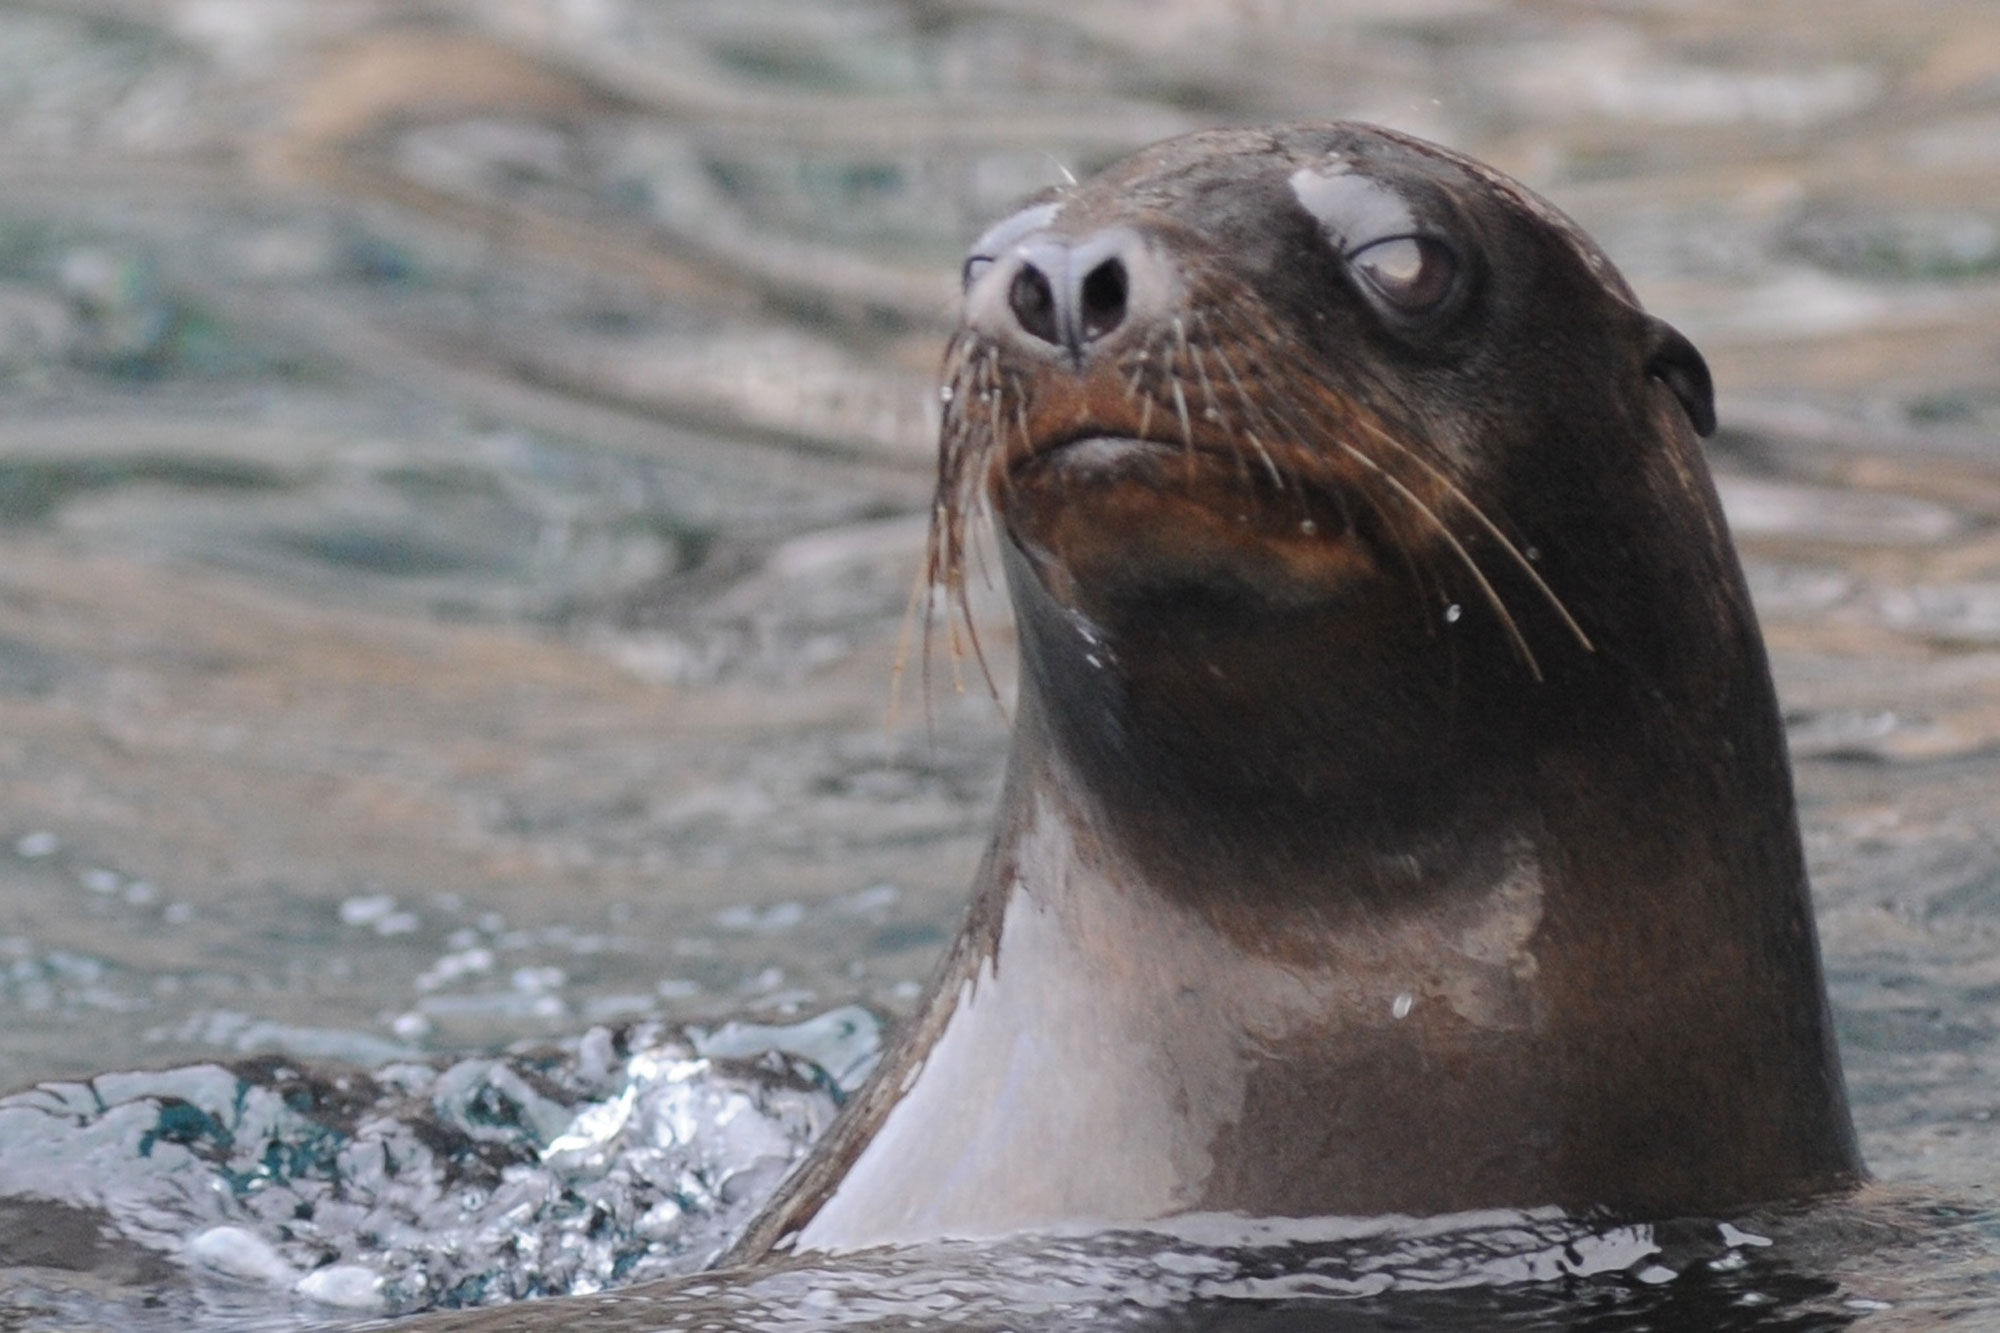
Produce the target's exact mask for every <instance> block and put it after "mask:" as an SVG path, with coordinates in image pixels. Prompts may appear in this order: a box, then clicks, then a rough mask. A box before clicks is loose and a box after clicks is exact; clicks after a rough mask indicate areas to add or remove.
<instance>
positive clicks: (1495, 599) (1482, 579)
mask: <svg viewBox="0 0 2000 1333" xmlns="http://www.w3.org/2000/svg"><path fill="white" fill-rule="evenodd" d="M1337 443H1338V444H1339V446H1340V448H1341V451H1342V452H1344V453H1345V454H1347V456H1348V457H1350V458H1352V459H1353V460H1354V461H1355V462H1357V463H1360V464H1361V465H1362V466H1363V467H1365V468H1368V469H1369V470H1370V471H1372V472H1373V473H1374V474H1375V475H1376V476H1378V477H1380V478H1382V480H1383V481H1385V482H1387V483H1388V484H1389V486H1390V488H1391V489H1393V490H1394V491H1395V492H1396V494H1398V495H1400V496H1402V497H1403V499H1405V500H1407V501H1408V502H1409V503H1410V504H1411V505H1412V506H1413V507H1414V508H1415V509H1416V510H1417V512H1418V513H1420V514H1422V515H1423V516H1424V517H1425V518H1427V519H1429V520H1430V522H1431V526H1432V527H1434V528H1436V529H1437V532H1438V535H1439V536H1440V537H1443V538H1444V540H1445V544H1446V545H1447V546H1449V547H1450V548H1451V550H1452V554H1454V555H1456V556H1457V557H1458V559H1459V563H1460V564H1462V565H1464V566H1465V572H1466V573H1468V574H1470V575H1472V579H1473V582H1475V583H1477V584H1478V585H1479V591H1480V594H1481V595H1482V596H1483V597H1485V599H1486V604H1487V605H1488V606H1490V607H1492V608H1493V614H1495V615H1496V616H1499V617H1500V623H1501V625H1502V626H1503V627H1504V628H1505V629H1506V631H1507V638H1508V640H1509V641H1510V642H1511V643H1512V644H1513V645H1514V651H1515V652H1516V653H1518V654H1519V655H1520V657H1521V660H1522V662H1523V663H1525V664H1526V666H1527V668H1528V672H1529V674H1530V675H1532V676H1533V677H1534V678H1535V679H1536V680H1537V681H1539V680H1541V679H1542V666H1541V663H1540V662H1537V661H1536V660H1535V654H1534V652H1533V650H1531V649H1530V648H1529V647H1528V641H1527V640H1526V639H1525V638H1523V637H1522V636H1521V627H1520V626H1519V625H1518V624H1516V623H1515V621H1514V617H1513V615H1512V613H1510V612H1509V611H1508V610H1507V603H1506V602H1505V601H1504V600H1502V598H1501V596H1500V593H1499V590H1498V589H1496V588H1495V587H1494V586H1493V584H1492V582H1491V581H1489V580H1488V579H1487V577H1486V574H1485V571H1483V570H1481V569H1480V568H1479V562H1478V561H1476V560H1474V559H1473V558H1472V553H1471V552H1470V551H1468V550H1466V549H1465V544H1464V543H1463V542H1461V541H1459V539H1458V536H1457V534H1455V533H1454V532H1452V530H1451V528H1450V527H1448V526H1447V525H1446V524H1445V521H1444V520H1443V519H1441V518H1439V517H1438V514H1437V511H1436V510H1434V509H1432V508H1431V507H1430V506H1429V505H1427V504H1425V503H1424V501H1423V498H1422V497H1421V496H1419V495H1418V494H1417V493H1416V492H1415V491H1413V490H1411V489H1410V488H1409V487H1408V486H1406V485H1404V484H1403V481H1402V478H1400V477H1398V476H1397V475H1396V474H1395V473H1393V472H1390V471H1389V470H1388V469H1387V468H1384V467H1383V466H1382V465H1381V464H1379V463H1377V462H1376V461H1375V460H1374V459H1372V458H1370V457H1369V456H1368V455H1367V454H1364V453H1362V452H1361V451H1360V450H1359V449H1357V448H1355V447H1354V446H1353V445H1351V444H1349V443H1348V442H1347V441H1345V440H1340V441H1337Z"/></svg>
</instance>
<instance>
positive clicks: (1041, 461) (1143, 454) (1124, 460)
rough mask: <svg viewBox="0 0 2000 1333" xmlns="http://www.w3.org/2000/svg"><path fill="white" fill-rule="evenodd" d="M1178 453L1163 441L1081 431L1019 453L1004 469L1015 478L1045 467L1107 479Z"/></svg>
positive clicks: (1108, 432)
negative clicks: (1095, 475)
mask: <svg viewBox="0 0 2000 1333" xmlns="http://www.w3.org/2000/svg"><path fill="white" fill-rule="evenodd" d="M1180 452H1184V451H1182V450H1179V449H1176V448H1175V447H1174V446H1172V445H1169V444H1167V443H1166V442H1165V441H1164V440H1146V439H1140V438H1139V437H1138V436H1135V435H1125V434H1120V433H1117V432H1111V431H1095V430H1085V431H1079V432H1077V433H1076V434H1073V435H1065V436H1061V437H1058V438H1057V439H1055V440H1052V441H1050V442H1048V443H1046V444H1040V445H1036V446H1035V447H1033V448H1031V449H1028V450H1025V451H1023V453H1022V454H1021V456H1020V457H1018V458H1015V459H1013V460H1012V461H1010V462H1009V464H1008V468H1007V470H1008V471H1009V473H1011V474H1012V475H1014V476H1015V477H1019V476H1021V475H1023V474H1025V473H1028V472H1032V471H1034V470H1036V469H1038V468H1049V467H1054V468H1061V469H1063V470H1065V471H1069V472H1076V473H1080V474H1102V475H1105V476H1111V475H1116V474H1118V473H1120V472H1122V471H1125V470H1129V469H1130V468H1132V467H1134V466H1137V465H1150V464H1152V463H1155V462H1163V461H1165V460H1166V459H1167V458H1168V457H1170V456H1171V455H1173V454H1175V453H1180Z"/></svg>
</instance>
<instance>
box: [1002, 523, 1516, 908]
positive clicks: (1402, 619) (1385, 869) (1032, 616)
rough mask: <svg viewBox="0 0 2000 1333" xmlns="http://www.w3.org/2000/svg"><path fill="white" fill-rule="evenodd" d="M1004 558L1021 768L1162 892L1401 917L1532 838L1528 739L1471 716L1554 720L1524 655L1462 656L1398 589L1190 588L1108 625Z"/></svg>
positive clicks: (1028, 563)
mask: <svg viewBox="0 0 2000 1333" xmlns="http://www.w3.org/2000/svg"><path fill="white" fill-rule="evenodd" d="M1002 547H1003V551H1004V555H1003V565H1004V568H1005V571H1006V575H1007V580H1008V584H1009V587H1010V590H1011V592H1012V594H1013V599H1014V606H1015V612H1016V625H1017V629H1018V634H1019V639H1020V644H1021V686H1020V688H1021V692H1022V697H1021V702H1020V706H1019V720H1018V723H1017V735H1016V746H1017V749H1018V750H1019V752H1020V753H1019V755H1018V758H1019V759H1020V761H1021V762H1024V763H1032V764H1035V765H1037V766H1040V767H1043V768H1045V769H1046V770H1048V772H1047V777H1048V778H1049V779H1050V780H1051V781H1053V782H1055V783H1056V785H1058V786H1060V787H1062V788H1063V789H1065V790H1072V791H1076V792H1078V793H1087V798H1085V799H1084V800H1082V801H1081V803H1080V805H1079V807H1078V817H1079V819H1081V820H1083V821H1084V822H1086V823H1088V824H1089V825H1090V826H1091V829H1092V834H1093V836H1094V837H1097V838H1101V839H1102V840H1104V842H1105V843H1106V844H1107V850H1108V851H1109V852H1110V853H1111V854H1113V855H1116V856H1118V857H1120V858H1123V859H1124V860H1126V861H1127V862H1128V863H1130V864H1131V865H1133V866H1134V867H1135V868H1136V869H1137V870H1138V871H1139V872H1140V873H1141V874H1142V875H1143V876H1144V877H1145V878H1146V879H1147V881H1148V882H1149V883H1151V884H1152V885H1153V886H1154V887H1155V888H1156V889H1157V890H1158V891H1160V892H1163V893H1167V894H1169V895H1172V896H1175V897H1182V898H1188V899H1192V900H1196V901H1199V900H1201V899H1202V898H1204V897H1207V896H1213V894H1214V893H1215V892H1216V886H1218V885H1227V886H1229V887H1228V890H1227V894H1228V896H1230V897H1231V898H1233V899H1235V900H1239V901H1240V900H1242V899H1244V898H1246V897H1247V898H1254V899H1258V900H1261V901H1264V902H1265V903H1267V904H1270V903H1277V904H1287V905H1294V906H1297V907H1299V908H1302V909H1304V910H1307V911H1310V912H1312V913H1314V914H1319V915H1324V914H1326V913H1328V912H1337V911H1339V910H1341V909H1344V908H1349V907H1354V908H1366V909H1380V908H1383V907H1387V906H1391V905H1393V904H1395V903H1397V902H1399V901H1403V900H1406V899H1411V898H1414V897H1420V896H1422V895H1424V894H1425V893H1427V892H1430V891H1432V890H1434V889H1435V888H1436V886H1437V885H1438V884H1440V883H1441V882H1442V881H1443V880H1445V879H1447V878H1449V879H1452V880H1454V881H1455V880H1457V879H1459V878H1460V876H1459V875H1458V874H1457V869H1460V868H1462V867H1463V865H1464V863H1465V861H1466V860H1467V858H1468V857H1469V856H1472V855H1475V853H1474V849H1475V848H1477V847H1480V846H1486V847H1488V848H1491V847H1497V846H1498V845H1499V844H1500V843H1503V842H1507V841H1515V842H1518V840H1519V834H1518V830H1519V827H1520V824H1521V815H1522V812H1521V810H1520V809H1519V803H1518V802H1517V801H1516V800H1515V799H1514V798H1513V791H1514V787H1513V784H1511V783H1508V782H1506V781H1505V780H1503V776H1502V775H1503V774H1504V773H1505V772H1506V771H1507V770H1508V769H1510V768H1514V769H1518V766H1519V765H1520V763H1521V759H1522V756H1521V754H1520V745H1521V744H1522V743H1523V742H1522V740H1521V738H1520V736H1519V734H1518V733H1517V732H1516V730H1515V729H1514V728H1513V727H1512V726H1511V725H1509V726H1506V727H1504V728H1502V729H1501V730H1499V731H1496V730H1495V729H1494V727H1492V726H1491V725H1486V726H1480V727H1474V726H1471V725H1467V716H1479V715H1482V714H1486V713H1489V712H1496V711H1497V712H1499V714H1500V716H1502V717H1511V718H1514V719H1520V718H1524V717H1527V716H1528V715H1530V714H1532V713H1534V712H1536V711H1538V710H1537V709H1536V708H1535V707H1534V705H1535V704H1536V703H1537V702H1538V701H1536V700H1534V699H1533V698H1523V697H1520V696H1522V695H1527V694H1529V693H1530V692H1532V691H1535V690H1536V689H1537V688H1538V687H1537V686H1536V685H1535V683H1534V682H1533V681H1532V680H1530V679H1529V678H1528V676H1527V674H1526V673H1525V671H1523V670H1522V669H1521V668H1520V666H1519V665H1518V664H1517V663H1512V662H1508V661H1506V660H1504V645H1502V644H1497V643H1487V644H1481V643H1479V642H1477V641H1476V640H1475V641H1468V642H1464V643H1459V644H1448V643H1445V642H1443V641H1442V638H1441V636H1439V635H1437V634H1433V633H1431V632H1430V630H1429V627H1428V626H1426V625H1425V624H1424V623H1423V617H1422V615H1421V611H1420V609H1419V607H1416V606H1412V605H1411V604H1410V603H1409V601H1408V600H1407V599H1404V598H1401V597H1396V596H1388V595H1386V594H1385V593H1383V592H1382V591H1380V590H1373V593H1372V595H1362V596H1359V597H1350V598H1334V599H1330V600H1327V601H1324V602H1320V603H1315V604H1305V605H1294V606H1289V607H1282V608H1277V607H1272V606H1270V605H1268V604H1266V603H1264V602H1262V601H1261V600H1259V599H1257V598H1256V597H1255V596H1254V594H1250V593H1245V592H1239V593H1238V594H1237V595H1235V596H1225V595H1220V594H1214V593H1211V594H1210V595H1206V596H1204V595H1201V594H1199V593H1197V592H1194V591H1190V590H1182V591H1181V593H1180V595H1178V596H1174V595H1172V594H1168V595H1164V596H1161V597H1155V598H1145V599H1139V600H1136V601H1133V602H1131V603H1128V604H1125V605H1124V606H1122V607H1121V608H1120V612H1121V613H1120V614H1115V615H1106V616H1102V617H1093V616H1091V615H1089V614H1087V613H1085V612H1084V611H1082V610H1079V609H1077V608H1075V607H1072V606H1067V605H1064V604H1063V603H1061V602H1060V601H1058V600H1057V598H1056V597H1055V596H1054V595H1052V594H1051V592H1050V591H1049V589H1048V588H1047V587H1046V586H1045V584H1044V582H1043V576H1042V574H1041V573H1040V572H1039V571H1038V570H1037V569H1036V568H1035V565H1034V561H1033V560H1032V558H1031V557H1030V556H1028V555H1027V554H1024V553H1023V552H1022V551H1021V550H1020V549H1019V548H1018V547H1016V546H1014V545H1013V544H1012V543H1011V542H1009V541H1007V540H1005V539H1004V538H1003V540H1002ZM1402 591H1403V590H1401V589H1390V590H1388V593H1400V592H1402ZM1385 600H1386V601H1390V602H1394V603H1398V605H1397V606H1396V607H1395V609H1393V610H1392V609H1387V608H1385V607H1384V606H1383V605H1381V603H1382V602H1383V601H1385ZM1482 654H1483V655H1494V656H1500V657H1502V658H1503V660H1500V661H1497V662H1493V663H1490V664H1488V666H1489V667H1490V669H1487V670H1481V671H1478V672H1476V673H1474V674H1475V679H1483V680H1485V681H1487V682H1489V683H1490V682H1491V681H1493V680H1494V679H1496V678H1497V679H1500V680H1504V681H1505V682H1506V683H1505V685H1504V686H1501V687H1499V688H1500V689H1501V690H1502V691H1504V692H1505V693H1506V694H1508V695H1512V696H1515V697H1513V698H1512V699H1511V709H1502V708H1501V707H1500V706H1499V704H1498V703H1497V702H1496V701H1494V700H1491V699H1489V698H1487V697H1486V696H1487V695H1488V694H1489V693H1491V692H1492V691H1491V690H1489V689H1487V688H1485V687H1475V686H1473V685H1469V684H1468V682H1467V681H1466V679H1465V676H1466V672H1467V668H1468V658H1472V657H1476V656H1479V655H1482ZM1440 863H1448V864H1449V865H1451V866H1452V867H1454V871H1453V873H1452V874H1451V875H1449V876H1446V875H1441V874H1439V873H1438V866H1439V864H1440Z"/></svg>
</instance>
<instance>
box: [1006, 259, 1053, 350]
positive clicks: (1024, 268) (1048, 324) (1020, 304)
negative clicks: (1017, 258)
mask: <svg viewBox="0 0 2000 1333" xmlns="http://www.w3.org/2000/svg"><path fill="white" fill-rule="evenodd" d="M1007 304H1008V306H1009V307H1011V308H1012V309H1013V311H1014V318H1015V319H1017V320H1019V321H1020V322H1021V328H1022V330H1023V331H1024V332H1026V333H1029V334H1031V335H1033V336H1034V337H1037V338H1040V339H1041V340H1042V341H1043V342H1045V343H1060V342H1061V341H1062V329H1061V328H1060V327H1059V323H1058V320H1057V318H1056V293H1055V288H1054V287H1052V286H1050V285H1049V278H1048V274H1046V273H1044V272H1042V271H1041V270H1040V269H1038V268H1036V267H1035V266H1034V265H1033V264H1027V263H1024V264H1022V265H1021V269H1020V271H1019V272H1018V273H1016V274H1015V275H1014V283H1013V285H1012V286H1011V287H1009V288H1008V289H1007Z"/></svg>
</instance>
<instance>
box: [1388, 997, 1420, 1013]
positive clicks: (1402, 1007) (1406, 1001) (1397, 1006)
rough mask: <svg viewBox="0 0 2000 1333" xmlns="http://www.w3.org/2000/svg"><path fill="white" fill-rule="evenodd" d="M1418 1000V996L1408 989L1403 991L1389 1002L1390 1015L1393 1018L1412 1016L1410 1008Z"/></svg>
mask: <svg viewBox="0 0 2000 1333" xmlns="http://www.w3.org/2000/svg"><path fill="white" fill-rule="evenodd" d="M1416 1002H1417V998H1416V996H1414V995H1412V994H1410V993H1409V992H1408V991H1403V992H1402V993H1400V994H1399V995H1397V996H1396V998H1395V999H1394V1000H1392V1001H1390V1002H1389V1016H1390V1017H1391V1018H1408V1017H1409V1016H1410V1009H1411V1008H1412V1007H1413V1006H1414V1005H1415V1004H1416Z"/></svg>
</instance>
